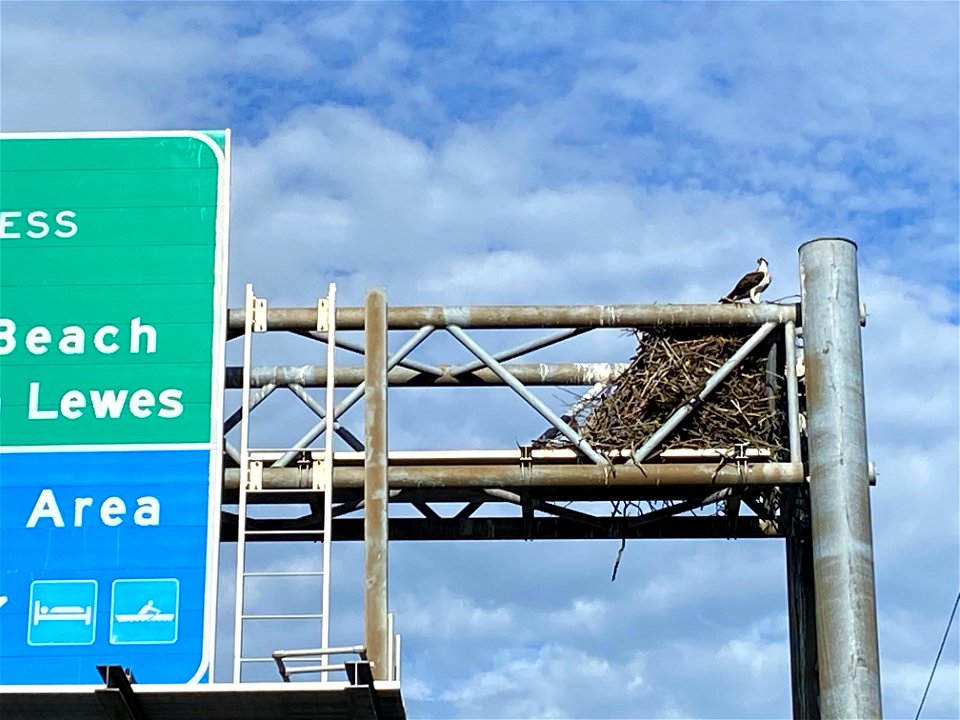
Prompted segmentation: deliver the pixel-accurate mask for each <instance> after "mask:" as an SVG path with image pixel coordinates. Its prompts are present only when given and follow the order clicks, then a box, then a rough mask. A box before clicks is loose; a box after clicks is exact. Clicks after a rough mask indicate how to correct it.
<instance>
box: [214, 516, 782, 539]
mask: <svg viewBox="0 0 960 720" xmlns="http://www.w3.org/2000/svg"><path fill="white" fill-rule="evenodd" d="M640 517H641V518H642V517H643V516H640ZM233 518H235V516H233V515H231V514H225V515H224V518H223V521H222V524H221V526H222V531H221V532H222V535H221V540H223V541H224V542H235V541H236V532H237V530H236V520H235V519H233ZM300 529H301V530H302V531H303V533H304V534H303V536H302V537H298V536H297V535H296V533H295V532H294V533H293V534H292V535H290V539H293V540H301V541H304V542H314V541H315V540H316V535H315V534H313V535H311V534H310V533H309V530H310V528H309V527H304V528H300ZM284 537H285V538H286V537H287V536H286V535H285V536H284ZM333 537H334V538H336V540H337V541H361V540H363V519H362V518H338V519H335V520H334V521H333ZM733 537H736V538H770V537H785V535H784V534H783V531H782V530H778V531H777V534H776V535H770V534H769V531H765V530H764V529H762V528H761V527H760V523H759V521H758V519H757V518H755V517H739V518H736V519H733V518H727V517H718V516H705V517H689V516H681V517H669V518H664V519H661V520H658V521H656V522H652V523H646V524H640V523H637V522H635V518H633V517H629V518H623V517H612V518H611V517H608V518H602V517H601V518H597V526H594V525H588V524H586V523H583V522H579V521H577V520H573V519H570V518H561V517H532V518H523V517H450V518H390V540H621V539H623V538H626V539H627V540H637V539H667V538H669V539H682V538H691V539H709V538H733ZM266 539H268V540H269V539H270V538H269V536H268V537H267V538H266Z"/></svg>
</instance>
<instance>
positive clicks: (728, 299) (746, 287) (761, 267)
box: [720, 258, 772, 304]
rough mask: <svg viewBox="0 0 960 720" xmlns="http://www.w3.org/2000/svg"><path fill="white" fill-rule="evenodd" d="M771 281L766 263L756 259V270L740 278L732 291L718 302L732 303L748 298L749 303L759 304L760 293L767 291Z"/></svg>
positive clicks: (761, 259)
mask: <svg viewBox="0 0 960 720" xmlns="http://www.w3.org/2000/svg"><path fill="white" fill-rule="evenodd" d="M771 279H772V277H771V276H770V271H769V270H768V269H767V261H766V260H764V259H763V258H757V269H756V270H754V271H753V272H748V273H747V274H746V275H744V276H743V277H742V278H740V282H738V283H737V284H736V286H734V288H733V290H731V291H730V292H729V293H727V294H726V295H724V296H723V297H722V298H720V302H722V303H732V302H736V301H737V300H745V299H746V298H750V302H752V303H754V304H756V303H759V302H760V293H762V292H763V291H764V290H766V289H767V286H768V285H769V284H770V280H771Z"/></svg>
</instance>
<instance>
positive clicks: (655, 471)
mask: <svg viewBox="0 0 960 720" xmlns="http://www.w3.org/2000/svg"><path fill="white" fill-rule="evenodd" d="M239 479H240V471H239V470H238V469H237V468H227V469H226V470H225V471H224V480H225V487H226V489H227V490H236V489H237V487H238V483H239ZM803 479H804V475H803V465H801V464H800V463H755V464H752V465H749V466H748V467H747V468H746V470H745V471H744V472H743V474H742V475H741V473H740V471H739V469H738V468H737V467H736V466H734V465H727V466H725V467H721V468H719V470H718V469H717V465H716V464H715V463H676V464H670V465H655V464H650V465H641V466H637V465H633V464H632V463H631V464H626V465H617V466H614V470H613V472H611V470H610V467H609V466H607V467H606V468H604V467H602V466H598V465H533V466H531V467H527V468H522V467H520V466H519V465H442V466H437V465H433V466H431V465H397V464H393V463H391V465H390V487H391V488H399V489H412V488H456V487H475V488H483V487H523V486H529V487H537V486H544V487H550V486H566V487H582V486H589V485H598V486H618V485H706V486H711V487H716V488H718V489H719V488H722V487H735V486H738V485H791V484H797V483H802V482H803ZM333 484H334V487H335V488H337V489H339V490H351V489H362V488H363V467H362V466H360V467H335V468H334V469H333ZM263 487H264V489H266V490H295V489H305V490H306V489H310V487H311V486H310V477H309V474H304V473H302V472H301V471H300V469H299V468H296V467H266V468H264V469H263Z"/></svg>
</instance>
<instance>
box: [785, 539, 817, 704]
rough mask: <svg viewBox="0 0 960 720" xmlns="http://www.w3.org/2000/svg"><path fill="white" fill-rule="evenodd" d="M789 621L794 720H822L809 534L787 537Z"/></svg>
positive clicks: (811, 552) (811, 553)
mask: <svg viewBox="0 0 960 720" xmlns="http://www.w3.org/2000/svg"><path fill="white" fill-rule="evenodd" d="M786 545H787V617H788V619H789V621H790V681H791V682H790V684H791V688H792V694H793V717H794V720H820V698H819V695H820V684H819V682H818V681H817V616H816V595H815V591H814V572H813V549H812V548H813V543H812V540H811V538H810V532H809V530H803V531H802V534H800V535H796V536H787V539H786Z"/></svg>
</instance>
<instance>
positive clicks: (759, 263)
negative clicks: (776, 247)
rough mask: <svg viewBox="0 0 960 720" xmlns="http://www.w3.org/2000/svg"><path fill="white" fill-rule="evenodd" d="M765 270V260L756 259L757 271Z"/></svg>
mask: <svg viewBox="0 0 960 720" xmlns="http://www.w3.org/2000/svg"><path fill="white" fill-rule="evenodd" d="M766 269H767V259H766V258H762V257H759V258H757V270H766Z"/></svg>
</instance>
